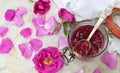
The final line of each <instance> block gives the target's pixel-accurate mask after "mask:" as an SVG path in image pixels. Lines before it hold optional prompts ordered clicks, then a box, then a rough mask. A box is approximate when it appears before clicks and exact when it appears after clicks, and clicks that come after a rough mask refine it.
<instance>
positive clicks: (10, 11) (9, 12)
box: [4, 9, 15, 21]
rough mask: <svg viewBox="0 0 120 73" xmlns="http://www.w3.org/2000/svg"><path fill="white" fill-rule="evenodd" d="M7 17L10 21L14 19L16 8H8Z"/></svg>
mask: <svg viewBox="0 0 120 73" xmlns="http://www.w3.org/2000/svg"><path fill="white" fill-rule="evenodd" d="M4 17H5V19H6V20H8V21H12V20H13V18H14V17H15V10H12V9H8V10H7V11H6V12H5V16H4Z"/></svg>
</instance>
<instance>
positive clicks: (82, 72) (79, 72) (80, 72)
mask: <svg viewBox="0 0 120 73" xmlns="http://www.w3.org/2000/svg"><path fill="white" fill-rule="evenodd" d="M75 73H84V71H83V69H82V70H80V71H77V72H75Z"/></svg>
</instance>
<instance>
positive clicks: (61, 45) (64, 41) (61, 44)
mask: <svg viewBox="0 0 120 73" xmlns="http://www.w3.org/2000/svg"><path fill="white" fill-rule="evenodd" d="M65 47H68V40H67V37H65V36H60V37H59V39H58V48H59V49H64V48H65Z"/></svg>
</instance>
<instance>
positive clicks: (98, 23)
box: [87, 4, 113, 41]
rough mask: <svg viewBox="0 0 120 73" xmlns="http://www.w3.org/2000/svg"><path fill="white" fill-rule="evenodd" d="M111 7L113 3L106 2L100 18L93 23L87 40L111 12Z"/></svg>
mask: <svg viewBox="0 0 120 73" xmlns="http://www.w3.org/2000/svg"><path fill="white" fill-rule="evenodd" d="M112 8H113V5H112V4H108V5H107V7H106V8H105V10H104V11H103V12H102V14H101V16H100V18H99V19H98V21H97V23H96V24H95V26H94V28H93V29H92V31H91V33H90V34H89V36H88V38H87V41H89V40H90V38H91V37H92V35H93V34H94V33H95V31H96V30H97V28H98V27H99V26H100V24H101V23H102V22H103V20H104V19H105V18H106V17H107V16H108V15H110V14H111V12H112Z"/></svg>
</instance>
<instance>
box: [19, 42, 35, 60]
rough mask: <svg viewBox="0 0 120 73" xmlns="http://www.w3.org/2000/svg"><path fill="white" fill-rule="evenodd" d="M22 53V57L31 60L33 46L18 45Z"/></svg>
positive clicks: (27, 44)
mask: <svg viewBox="0 0 120 73" xmlns="http://www.w3.org/2000/svg"><path fill="white" fill-rule="evenodd" d="M18 47H19V49H20V51H21V53H22V56H24V57H25V58H30V57H31V54H32V51H33V50H32V47H31V44H29V43H22V44H19V45H18Z"/></svg>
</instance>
